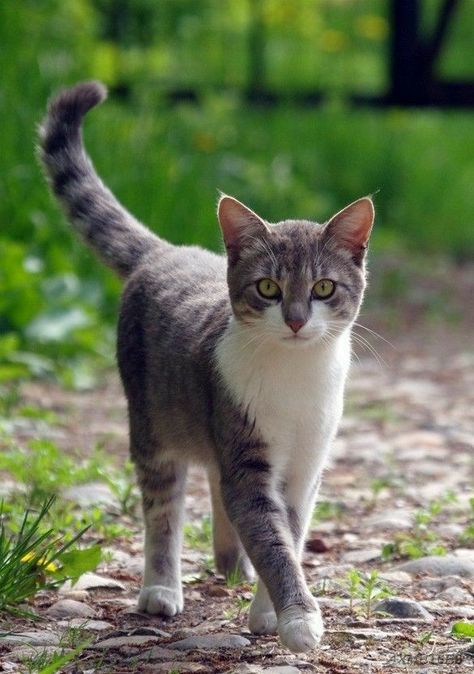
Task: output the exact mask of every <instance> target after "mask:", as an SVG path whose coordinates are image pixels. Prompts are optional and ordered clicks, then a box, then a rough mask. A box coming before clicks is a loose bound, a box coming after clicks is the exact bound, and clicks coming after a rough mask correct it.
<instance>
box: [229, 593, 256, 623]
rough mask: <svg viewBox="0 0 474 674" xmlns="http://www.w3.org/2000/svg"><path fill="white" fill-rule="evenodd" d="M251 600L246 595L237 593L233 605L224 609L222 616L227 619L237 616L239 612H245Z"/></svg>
mask: <svg viewBox="0 0 474 674" xmlns="http://www.w3.org/2000/svg"><path fill="white" fill-rule="evenodd" d="M251 602H252V598H251V597H249V596H247V595H239V596H238V597H237V598H236V599H235V602H234V605H233V606H232V607H231V608H229V609H227V610H225V611H224V616H225V617H226V618H227V620H232V619H234V618H238V617H239V616H240V614H241V613H246V612H247V611H248V610H249V608H250V604H251Z"/></svg>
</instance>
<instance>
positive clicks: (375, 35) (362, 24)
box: [355, 14, 388, 40]
mask: <svg viewBox="0 0 474 674" xmlns="http://www.w3.org/2000/svg"><path fill="white" fill-rule="evenodd" d="M355 25H356V30H357V32H358V33H359V35H362V37H366V38H367V39H368V40H383V39H385V38H386V37H387V33H388V23H387V21H386V19H384V18H383V17H382V16H377V14H363V15H362V16H359V17H357V19H356V22H355Z"/></svg>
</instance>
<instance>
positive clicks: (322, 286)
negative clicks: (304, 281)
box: [313, 278, 336, 300]
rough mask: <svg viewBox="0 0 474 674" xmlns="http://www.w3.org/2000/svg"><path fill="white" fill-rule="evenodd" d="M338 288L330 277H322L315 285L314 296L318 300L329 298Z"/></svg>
mask: <svg viewBox="0 0 474 674" xmlns="http://www.w3.org/2000/svg"><path fill="white" fill-rule="evenodd" d="M335 290H336V284H335V283H334V281H331V279H328V278H322V279H320V280H319V281H316V283H315V284H314V286H313V297H315V298H316V299H318V300H327V299H328V297H331V295H332V294H333V293H334V291H335Z"/></svg>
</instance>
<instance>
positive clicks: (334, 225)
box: [325, 197, 375, 264]
mask: <svg viewBox="0 0 474 674" xmlns="http://www.w3.org/2000/svg"><path fill="white" fill-rule="evenodd" d="M374 216H375V210H374V204H373V202H372V199H370V198H369V197H363V198H362V199H357V201H353V202H352V204H349V206H346V207H345V208H343V209H342V211H339V213H336V215H333V217H332V218H331V219H330V220H329V221H328V223H327V224H326V226H325V233H326V236H329V237H331V239H332V240H334V242H335V243H336V244H337V245H339V246H342V247H343V248H346V249H348V250H349V251H350V252H351V253H352V256H353V259H354V262H356V263H357V264H361V262H362V260H363V258H364V255H365V250H366V248H367V243H368V241H369V237H370V232H371V231H372V225H373V224H374Z"/></svg>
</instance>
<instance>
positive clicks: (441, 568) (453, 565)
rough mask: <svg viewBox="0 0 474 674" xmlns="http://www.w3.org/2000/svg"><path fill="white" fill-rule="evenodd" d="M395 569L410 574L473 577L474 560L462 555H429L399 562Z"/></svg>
mask: <svg viewBox="0 0 474 674" xmlns="http://www.w3.org/2000/svg"><path fill="white" fill-rule="evenodd" d="M396 570H398V571H406V572H407V573H412V574H416V573H426V574H431V575H432V576H462V577H463V578H474V561H471V560H470V559H466V558H465V557H463V556H455V555H445V556H444V557H437V556H435V555H431V556H429V557H420V559H412V560H411V561H409V562H405V563H404V564H400V565H399V566H397V567H396Z"/></svg>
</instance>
